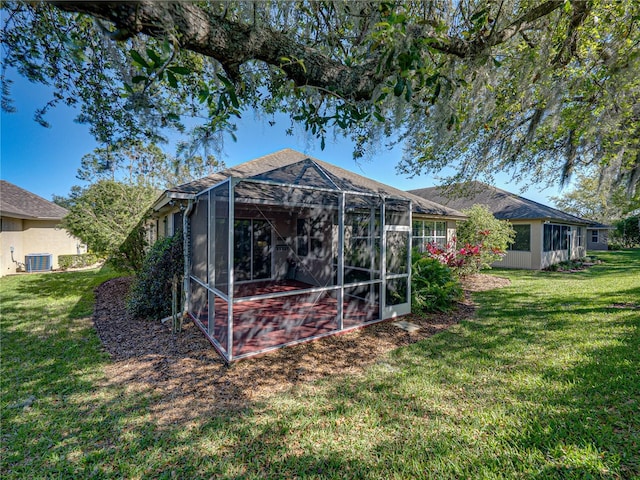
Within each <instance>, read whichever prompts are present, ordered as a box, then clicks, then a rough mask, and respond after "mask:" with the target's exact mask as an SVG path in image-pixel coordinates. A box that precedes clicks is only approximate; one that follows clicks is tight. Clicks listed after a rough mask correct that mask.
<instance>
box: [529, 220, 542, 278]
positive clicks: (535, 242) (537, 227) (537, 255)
mask: <svg viewBox="0 0 640 480" xmlns="http://www.w3.org/2000/svg"><path fill="white" fill-rule="evenodd" d="M543 241H544V224H543V223H542V222H541V221H537V222H531V266H530V267H529V268H530V269H532V270H541V269H542V268H544V267H543V266H542V262H543V260H542V254H543V252H542V247H543Z"/></svg>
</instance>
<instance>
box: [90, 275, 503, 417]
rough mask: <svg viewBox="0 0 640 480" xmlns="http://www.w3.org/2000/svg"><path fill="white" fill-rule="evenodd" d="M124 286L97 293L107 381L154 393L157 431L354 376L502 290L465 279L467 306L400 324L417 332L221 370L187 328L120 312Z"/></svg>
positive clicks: (384, 333) (486, 279)
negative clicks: (477, 297) (477, 296)
mask: <svg viewBox="0 0 640 480" xmlns="http://www.w3.org/2000/svg"><path fill="white" fill-rule="evenodd" d="M131 281H132V279H131V278H129V277H121V278H115V279H112V280H109V281H107V282H105V283H103V284H102V285H100V286H99V287H98V288H96V291H95V294H96V303H95V313H94V323H95V326H96V330H97V332H98V335H99V337H100V339H101V341H102V344H103V346H104V349H105V350H106V351H107V352H108V353H109V355H110V356H111V358H112V362H111V363H110V364H109V365H108V366H107V371H106V375H107V381H108V382H109V383H112V384H120V385H124V386H125V387H126V389H127V390H128V391H132V392H147V393H148V392H150V393H153V394H157V395H158V397H157V398H158V401H157V402H155V403H153V404H152V405H150V409H151V411H150V414H151V415H152V416H154V417H155V418H156V420H157V421H158V423H161V424H162V423H164V424H168V423H176V422H183V423H184V422H185V421H188V420H190V419H195V418H197V417H198V416H200V415H203V414H208V415H212V414H216V413H222V412H224V411H237V410H241V409H244V408H246V407H248V406H250V405H252V404H255V402H257V401H260V400H263V399H265V398H268V397H269V396H271V395H273V394H274V393H276V392H279V391H283V390H288V389H291V388H293V387H295V386H297V385H300V384H303V383H309V382H311V381H313V380H316V379H318V378H321V377H326V376H330V375H331V376H336V375H357V374H360V373H362V372H363V370H364V369H365V368H366V367H367V366H368V365H371V364H373V363H375V362H377V361H381V359H382V357H383V355H384V354H385V353H387V352H389V351H390V350H393V349H395V348H398V347H400V346H403V345H408V344H411V343H415V342H417V341H419V340H422V339H424V338H427V337H429V336H431V335H433V334H435V333H438V332H440V331H442V330H445V329H447V328H449V327H450V326H451V325H453V324H456V323H458V322H460V321H461V320H466V319H469V318H472V317H473V315H474V312H475V306H474V304H473V303H472V302H471V300H470V299H469V298H470V297H469V294H468V292H472V291H480V290H487V289H492V288H498V287H502V286H505V285H508V284H509V280H507V279H504V278H499V277H494V276H490V275H476V276H473V277H470V278H467V279H465V282H464V287H465V292H467V293H466V299H465V300H464V301H463V302H461V303H459V305H458V308H457V309H456V310H455V311H454V312H451V313H446V314H430V315H428V316H426V317H422V316H418V315H407V316H405V317H403V318H402V319H403V320H406V321H408V322H411V323H414V324H417V325H419V326H420V329H419V330H418V331H416V332H412V333H409V332H407V331H405V330H402V329H400V328H398V327H397V326H395V325H393V323H394V321H395V320H393V319H391V320H386V321H384V322H380V323H377V324H374V325H370V326H368V327H366V328H362V329H358V330H355V331H351V332H348V333H345V334H341V335H335V336H331V337H325V338H322V339H319V340H316V341H313V342H309V343H304V344H300V345H295V346H291V347H286V348H282V349H279V350H276V351H273V352H270V353H267V354H264V355H261V356H258V357H253V358H249V359H245V360H241V361H239V362H237V363H234V364H232V365H230V366H227V365H225V364H224V362H223V361H222V359H221V358H220V356H219V355H218V354H217V353H216V351H215V350H214V349H213V347H212V346H211V344H210V343H209V342H208V341H207V340H206V339H205V337H204V335H203V334H202V333H201V332H200V330H199V329H198V328H197V327H196V326H195V325H194V324H193V323H192V322H190V321H189V322H185V324H184V327H183V329H182V332H180V333H178V334H176V335H174V334H173V333H172V332H171V322H166V323H165V324H162V323H161V322H159V321H147V320H141V319H137V318H131V317H130V316H129V315H128V314H127V313H126V309H125V297H126V294H127V292H128V290H129V286H130V284H131Z"/></svg>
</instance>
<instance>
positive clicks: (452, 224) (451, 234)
mask: <svg viewBox="0 0 640 480" xmlns="http://www.w3.org/2000/svg"><path fill="white" fill-rule="evenodd" d="M456 232H457V222H456V221H455V220H447V242H452V241H453V239H454V238H455V236H456Z"/></svg>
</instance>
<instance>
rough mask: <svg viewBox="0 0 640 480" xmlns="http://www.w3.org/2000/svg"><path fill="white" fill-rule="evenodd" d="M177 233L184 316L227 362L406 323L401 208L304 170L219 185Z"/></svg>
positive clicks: (297, 166) (405, 206) (406, 237)
mask: <svg viewBox="0 0 640 480" xmlns="http://www.w3.org/2000/svg"><path fill="white" fill-rule="evenodd" d="M189 225H190V229H189V231H190V239H189V243H190V244H189V251H190V255H189V256H190V275H189V301H188V305H189V313H190V315H191V316H192V317H193V319H194V320H195V322H196V324H197V325H198V326H199V327H200V328H201V329H202V330H203V331H204V333H205V334H206V335H207V337H208V338H209V340H210V341H211V343H213V345H214V346H215V347H216V349H217V350H218V351H219V352H220V354H221V355H222V356H223V357H224V358H225V359H226V360H227V361H233V360H237V359H240V358H244V357H247V356H250V355H255V354H258V353H262V352H265V351H268V350H271V349H274V348H277V347H281V346H284V345H290V344H293V343H297V342H301V341H306V340H310V339H314V338H318V337H321V336H326V335H330V334H335V333H338V332H341V331H345V330H348V329H352V328H356V327H360V326H363V325H366V324H369V323H373V322H376V321H380V320H382V319H385V318H390V317H392V316H396V315H402V314H406V313H409V312H410V282H409V272H410V254H411V252H410V248H409V246H410V245H411V238H410V236H411V202H410V200H407V199H405V198H394V197H392V196H386V195H383V194H381V193H378V192H375V191H368V190H367V189H365V188H358V187H357V186H355V185H354V184H353V183H352V182H348V181H344V180H343V179H340V178H338V177H337V176H335V175H332V174H330V173H328V172H327V171H325V170H324V169H323V168H322V167H321V166H319V165H318V164H317V163H315V162H314V161H312V160H309V159H307V160H305V161H301V162H298V163H294V164H292V165H288V166H285V167H282V168H276V169H274V170H271V171H268V172H266V173H263V174H259V175H255V176H252V177H249V178H234V177H233V176H232V177H229V178H226V179H225V180H223V181H221V182H219V183H218V184H216V185H214V186H212V187H211V188H209V189H207V190H204V191H202V192H200V193H199V194H198V195H197V196H196V197H195V200H194V203H193V206H192V208H191V212H190V217H189Z"/></svg>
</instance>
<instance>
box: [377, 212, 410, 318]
mask: <svg viewBox="0 0 640 480" xmlns="http://www.w3.org/2000/svg"><path fill="white" fill-rule="evenodd" d="M410 212H411V204H410V203H409V202H403V201H399V200H396V201H393V202H389V201H387V203H386V204H385V216H384V217H385V226H384V233H385V240H384V243H385V249H384V251H385V257H386V258H385V266H386V269H385V279H386V288H385V301H384V312H383V314H384V318H391V317H396V316H399V315H406V314H408V313H411V282H410V279H409V272H410V256H411V248H410V246H411V213H410Z"/></svg>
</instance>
